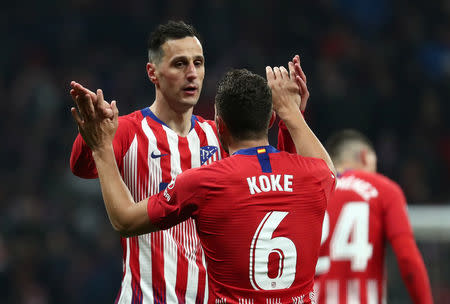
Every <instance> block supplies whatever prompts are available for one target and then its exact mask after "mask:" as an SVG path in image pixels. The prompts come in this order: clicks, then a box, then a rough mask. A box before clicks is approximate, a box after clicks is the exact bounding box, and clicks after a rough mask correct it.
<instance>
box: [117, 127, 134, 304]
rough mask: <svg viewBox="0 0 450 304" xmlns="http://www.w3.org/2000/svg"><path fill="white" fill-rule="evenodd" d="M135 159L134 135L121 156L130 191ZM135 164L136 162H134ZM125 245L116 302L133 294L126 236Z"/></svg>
mask: <svg viewBox="0 0 450 304" xmlns="http://www.w3.org/2000/svg"><path fill="white" fill-rule="evenodd" d="M133 158H134V159H137V138H136V136H134V139H133V141H132V142H131V145H130V148H129V150H128V151H127V153H126V154H125V156H124V158H123V180H124V182H125V184H126V185H127V186H128V189H130V192H131V193H133V192H132V190H131V189H134V188H133V172H134V173H135V172H136V168H134V167H133V160H132V159H133ZM134 164H136V162H134ZM125 241H126V246H127V256H126V258H125V265H124V268H125V277H124V278H123V280H122V287H121V294H120V298H119V300H118V301H117V303H118V304H125V303H126V304H128V303H130V302H131V299H132V296H133V290H132V288H131V268H130V250H131V246H130V239H129V238H126V239H125Z"/></svg>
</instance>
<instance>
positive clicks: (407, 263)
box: [391, 235, 433, 304]
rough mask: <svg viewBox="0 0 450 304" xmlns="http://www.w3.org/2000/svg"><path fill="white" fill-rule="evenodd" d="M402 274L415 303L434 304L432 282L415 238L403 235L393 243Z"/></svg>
mask: <svg viewBox="0 0 450 304" xmlns="http://www.w3.org/2000/svg"><path fill="white" fill-rule="evenodd" d="M391 245H392V248H393V250H394V253H395V255H396V257H397V262H398V265H399V269H400V273H401V276H402V278H403V281H404V282H405V285H406V287H407V289H408V292H409V294H410V297H411V299H412V302H413V303H417V304H419V303H420V304H432V303H433V298H432V295H431V287H430V282H429V280H428V275H427V270H426V268H425V265H424V263H423V259H422V256H421V254H420V252H419V250H418V248H417V245H416V243H415V241H414V238H413V236H412V235H411V236H410V235H402V236H398V237H396V238H394V240H392V241H391Z"/></svg>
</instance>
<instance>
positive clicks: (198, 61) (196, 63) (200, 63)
mask: <svg viewBox="0 0 450 304" xmlns="http://www.w3.org/2000/svg"><path fill="white" fill-rule="evenodd" d="M194 64H195V65H196V66H201V65H203V61H202V60H196V61H194Z"/></svg>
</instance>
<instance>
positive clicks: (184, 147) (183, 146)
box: [178, 137, 192, 171]
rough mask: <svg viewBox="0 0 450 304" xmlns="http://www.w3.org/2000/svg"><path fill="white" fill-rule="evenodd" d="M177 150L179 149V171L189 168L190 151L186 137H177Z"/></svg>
mask: <svg viewBox="0 0 450 304" xmlns="http://www.w3.org/2000/svg"><path fill="white" fill-rule="evenodd" d="M178 151H180V166H181V171H186V170H187V169H190V168H191V167H192V166H191V151H190V150H189V144H188V140H187V138H186V137H178Z"/></svg>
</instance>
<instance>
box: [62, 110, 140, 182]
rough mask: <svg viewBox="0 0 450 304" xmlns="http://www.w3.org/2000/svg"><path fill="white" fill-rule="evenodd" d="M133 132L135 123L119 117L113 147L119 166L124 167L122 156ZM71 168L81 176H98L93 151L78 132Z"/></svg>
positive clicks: (71, 155) (73, 148)
mask: <svg viewBox="0 0 450 304" xmlns="http://www.w3.org/2000/svg"><path fill="white" fill-rule="evenodd" d="M132 133H134V132H133V124H132V122H131V121H129V120H127V119H125V118H124V117H119V126H118V128H117V131H116V134H115V135H114V140H113V147H114V155H115V157H116V162H117V165H118V167H119V168H121V167H122V158H123V155H125V153H126V149H128V147H129V144H130V143H131V140H132V138H131V139H130V137H131V135H132ZM70 169H71V170H72V172H73V174H74V175H76V176H79V177H81V178H97V177H98V173H97V168H96V166H95V162H94V159H93V158H92V151H91V149H90V148H89V147H88V146H87V144H86V143H85V141H84V139H83V138H82V137H81V135H80V134H78V136H77V138H76V139H75V141H74V143H73V146H72V152H71V154H70Z"/></svg>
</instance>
